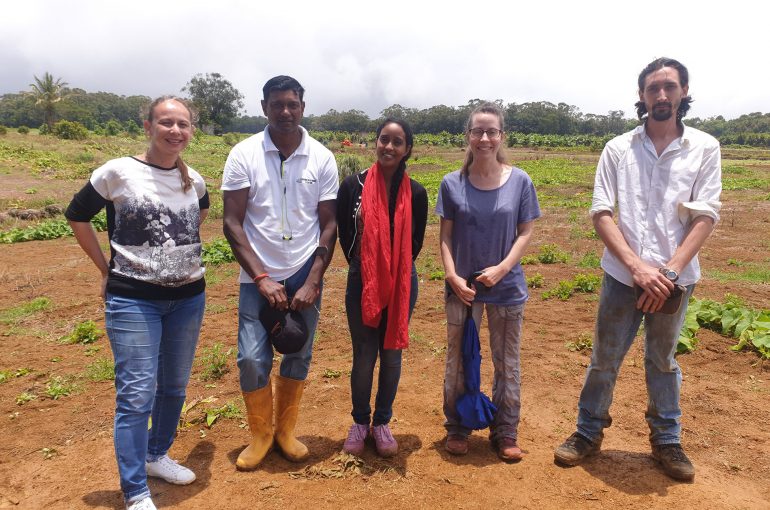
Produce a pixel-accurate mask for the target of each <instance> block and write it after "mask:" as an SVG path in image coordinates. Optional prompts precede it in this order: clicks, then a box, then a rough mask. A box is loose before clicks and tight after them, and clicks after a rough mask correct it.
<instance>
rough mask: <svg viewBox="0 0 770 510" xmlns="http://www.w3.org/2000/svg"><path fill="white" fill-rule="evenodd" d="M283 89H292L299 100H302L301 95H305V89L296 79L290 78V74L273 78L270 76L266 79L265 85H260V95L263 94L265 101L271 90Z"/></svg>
mask: <svg viewBox="0 0 770 510" xmlns="http://www.w3.org/2000/svg"><path fill="white" fill-rule="evenodd" d="M285 90H293V91H294V92H295V93H296V94H297V96H299V100H300V101H302V100H303V99H302V97H303V96H304V95H305V89H304V88H302V85H300V84H299V82H298V81H297V80H295V79H294V78H292V77H291V76H284V75H281V76H275V77H273V78H270V79H269V80H267V83H265V86H264V87H262V95H263V96H264V99H265V101H267V97H268V96H269V95H270V93H271V92H273V91H281V92H283V91H285Z"/></svg>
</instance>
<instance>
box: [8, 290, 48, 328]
mask: <svg viewBox="0 0 770 510" xmlns="http://www.w3.org/2000/svg"><path fill="white" fill-rule="evenodd" d="M50 307H51V300H50V299H48V298H47V297H37V298H35V299H33V300H32V301H27V302H26V303H22V304H20V305H16V306H14V307H13V308H9V309H7V310H4V311H2V312H0V322H2V323H4V324H10V323H14V322H17V321H19V320H20V319H23V318H25V317H28V316H30V315H32V314H34V313H37V312H40V311H42V310H48V309H49V308H50Z"/></svg>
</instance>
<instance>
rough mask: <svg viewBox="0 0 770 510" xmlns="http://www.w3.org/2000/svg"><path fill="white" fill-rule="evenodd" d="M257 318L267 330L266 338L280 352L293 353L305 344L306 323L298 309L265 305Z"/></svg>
mask: <svg viewBox="0 0 770 510" xmlns="http://www.w3.org/2000/svg"><path fill="white" fill-rule="evenodd" d="M259 320H260V322H261V323H262V326H263V327H264V328H265V331H267V338H268V339H269V340H270V342H271V343H272V344H273V347H274V348H275V350H276V351H278V352H280V353H281V354H294V353H295V352H299V351H300V350H302V348H303V347H304V346H305V342H307V324H306V323H305V318H304V317H302V314H301V313H299V312H298V311H296V310H285V311H284V310H278V309H276V308H273V307H272V306H266V307H265V308H263V309H262V312H260V314H259Z"/></svg>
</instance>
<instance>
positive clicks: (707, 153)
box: [590, 125, 722, 286]
mask: <svg viewBox="0 0 770 510" xmlns="http://www.w3.org/2000/svg"><path fill="white" fill-rule="evenodd" d="M721 191H722V163H721V153H720V150H719V142H718V141H717V140H716V139H715V138H714V137H712V136H711V135H708V134H706V133H704V132H703V131H699V130H697V129H694V128H691V127H687V126H685V127H684V132H683V133H682V136H681V138H677V139H676V140H674V141H673V142H671V144H670V145H669V146H668V147H666V149H665V150H664V151H663V153H662V154H661V155H660V157H659V156H658V155H657V152H656V151H655V146H654V145H653V143H652V140H650V138H649V137H648V136H647V134H646V132H645V129H644V125H642V126H639V127H637V128H636V129H634V130H633V131H630V132H628V133H625V134H623V135H620V136H618V137H616V138H614V139H612V140H610V141H609V142H608V143H607V145H606V146H605V147H604V151H603V152H602V156H601V159H600V160H599V165H598V167H597V169H596V179H595V181H594V195H593V203H592V204H591V211H590V215H591V217H593V216H594V214H596V213H598V212H600V211H610V212H614V210H615V206H616V205H617V208H618V220H617V223H618V228H619V229H620V232H621V233H622V234H623V238H624V239H625V240H626V243H628V246H629V247H630V248H631V249H632V250H633V251H634V252H635V253H636V254H637V255H638V256H639V258H641V259H642V260H643V261H644V262H646V263H648V264H650V265H652V266H655V267H662V266H664V265H665V264H666V263H668V261H669V260H671V257H673V256H674V252H675V251H676V249H677V247H678V246H679V245H680V244H681V243H682V241H683V239H684V237H685V235H686V234H687V232H688V230H689V227H690V223H691V222H692V220H693V219H694V218H696V217H698V216H702V215H705V216H708V217H710V218H713V219H714V222H717V221H719V210H720V208H721V207H722V203H721V202H720V201H719V195H720V193H721ZM602 268H603V269H604V270H605V271H606V272H607V273H608V274H609V275H610V276H612V277H613V278H615V279H616V280H618V281H619V282H622V283H624V284H626V285H628V286H633V284H634V280H633V277H632V276H631V273H630V271H629V270H628V269H627V268H626V266H625V265H623V263H622V262H621V261H620V260H619V259H618V258H617V257H615V255H613V254H612V252H610V250H608V249H607V248H605V249H604V255H603V257H602ZM700 276H701V273H700V264H699V262H698V256H697V255H696V256H695V257H693V259H692V260H691V261H690V263H689V264H687V266H685V267H684V268H683V269H682V271H681V273H680V275H679V280H678V281H677V283H679V284H681V285H690V284H693V283H695V282H697V281H698V280H699V279H700Z"/></svg>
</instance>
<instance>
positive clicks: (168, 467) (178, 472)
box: [140, 455, 195, 508]
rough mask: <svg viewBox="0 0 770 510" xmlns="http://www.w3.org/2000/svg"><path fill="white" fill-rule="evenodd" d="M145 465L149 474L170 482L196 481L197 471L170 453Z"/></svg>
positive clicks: (183, 483)
mask: <svg viewBox="0 0 770 510" xmlns="http://www.w3.org/2000/svg"><path fill="white" fill-rule="evenodd" d="M144 466H145V468H147V476H154V477H156V478H163V479H164V480H166V481H167V482H168V483H173V484H174V485H187V484H188V483H193V482H194V481H195V473H193V472H192V471H190V470H189V469H187V468H186V467H184V466H182V465H181V464H178V463H177V462H176V461H175V460H172V459H171V458H170V457H169V456H168V455H164V456H163V457H158V459H157V460H156V461H155V462H145V463H144ZM148 499H149V498H148ZM150 504H152V503H150ZM140 508H141V507H140ZM153 508H154V507H153Z"/></svg>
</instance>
